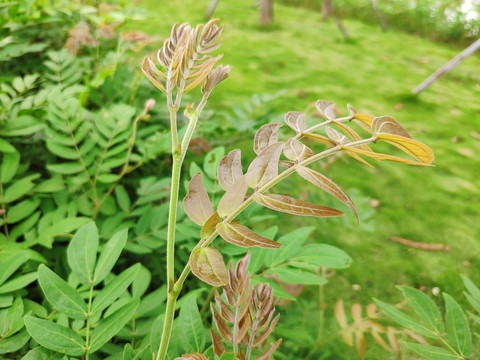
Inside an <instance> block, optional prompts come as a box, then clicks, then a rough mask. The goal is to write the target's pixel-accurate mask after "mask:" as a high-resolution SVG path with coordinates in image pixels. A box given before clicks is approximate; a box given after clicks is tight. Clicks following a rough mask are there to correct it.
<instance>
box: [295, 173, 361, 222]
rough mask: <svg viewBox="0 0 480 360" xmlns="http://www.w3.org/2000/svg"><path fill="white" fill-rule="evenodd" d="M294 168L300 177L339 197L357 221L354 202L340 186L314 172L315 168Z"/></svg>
mask: <svg viewBox="0 0 480 360" xmlns="http://www.w3.org/2000/svg"><path fill="white" fill-rule="evenodd" d="M296 169H297V173H298V175H300V176H301V177H302V178H304V179H305V180H307V181H309V182H311V183H312V184H313V185H316V186H318V187H319V188H320V189H322V190H324V191H326V192H327V193H329V194H331V195H333V196H335V197H336V198H337V199H339V200H340V201H342V202H343V203H344V204H345V205H347V206H348V207H349V208H350V210H352V212H353V214H354V215H355V217H356V218H357V222H358V221H359V218H358V212H357V209H356V207H355V204H354V203H353V201H352V199H350V197H349V196H348V195H347V193H346V192H345V191H343V189H342V188H341V187H340V186H338V185H337V184H335V183H334V182H333V181H332V180H330V179H329V178H327V177H326V176H325V175H323V174H320V173H319V172H316V171H315V170H312V169H310V168H307V167H305V166H300V165H297V166H296Z"/></svg>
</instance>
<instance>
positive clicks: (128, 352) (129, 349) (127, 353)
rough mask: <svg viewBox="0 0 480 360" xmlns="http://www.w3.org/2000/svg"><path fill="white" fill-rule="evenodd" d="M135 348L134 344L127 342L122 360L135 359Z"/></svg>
mask: <svg viewBox="0 0 480 360" xmlns="http://www.w3.org/2000/svg"><path fill="white" fill-rule="evenodd" d="M133 355H134V353H133V348H132V345H130V344H126V345H125V347H124V348H123V353H122V360H133Z"/></svg>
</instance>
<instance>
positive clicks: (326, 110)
mask: <svg viewBox="0 0 480 360" xmlns="http://www.w3.org/2000/svg"><path fill="white" fill-rule="evenodd" d="M315 107H316V108H317V110H318V112H319V113H320V114H321V115H322V116H323V117H324V118H325V119H327V120H333V119H335V103H333V102H331V101H325V100H317V102H316V103H315Z"/></svg>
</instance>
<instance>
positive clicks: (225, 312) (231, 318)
mask: <svg viewBox="0 0 480 360" xmlns="http://www.w3.org/2000/svg"><path fill="white" fill-rule="evenodd" d="M215 303H216V304H217V306H218V308H219V309H220V315H221V316H222V318H224V319H225V320H227V321H228V322H231V323H233V322H235V314H234V313H233V311H232V309H230V308H229V307H228V305H227V304H225V302H224V301H223V300H222V298H221V297H220V294H219V293H218V291H215Z"/></svg>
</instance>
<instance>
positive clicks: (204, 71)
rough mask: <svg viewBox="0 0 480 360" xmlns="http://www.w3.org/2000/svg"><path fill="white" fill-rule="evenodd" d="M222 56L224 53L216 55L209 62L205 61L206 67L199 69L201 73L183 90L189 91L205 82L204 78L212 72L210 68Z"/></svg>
mask: <svg viewBox="0 0 480 360" xmlns="http://www.w3.org/2000/svg"><path fill="white" fill-rule="evenodd" d="M222 56H223V55H219V56H216V57H214V58H212V59H210V60H208V62H206V63H205V65H204V67H203V68H202V69H201V70H199V71H200V73H199V74H198V76H196V77H195V80H193V81H192V82H190V83H189V84H188V85H187V86H186V87H185V89H184V90H183V92H184V93H186V92H187V91H190V90H192V89H193V88H195V87H196V86H197V85H199V84H201V83H202V82H203V80H205V79H206V77H207V76H208V75H209V74H210V70H211V69H212V67H213V66H214V65H215V64H216V62H217V61H218V60H220V59H221V58H222Z"/></svg>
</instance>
